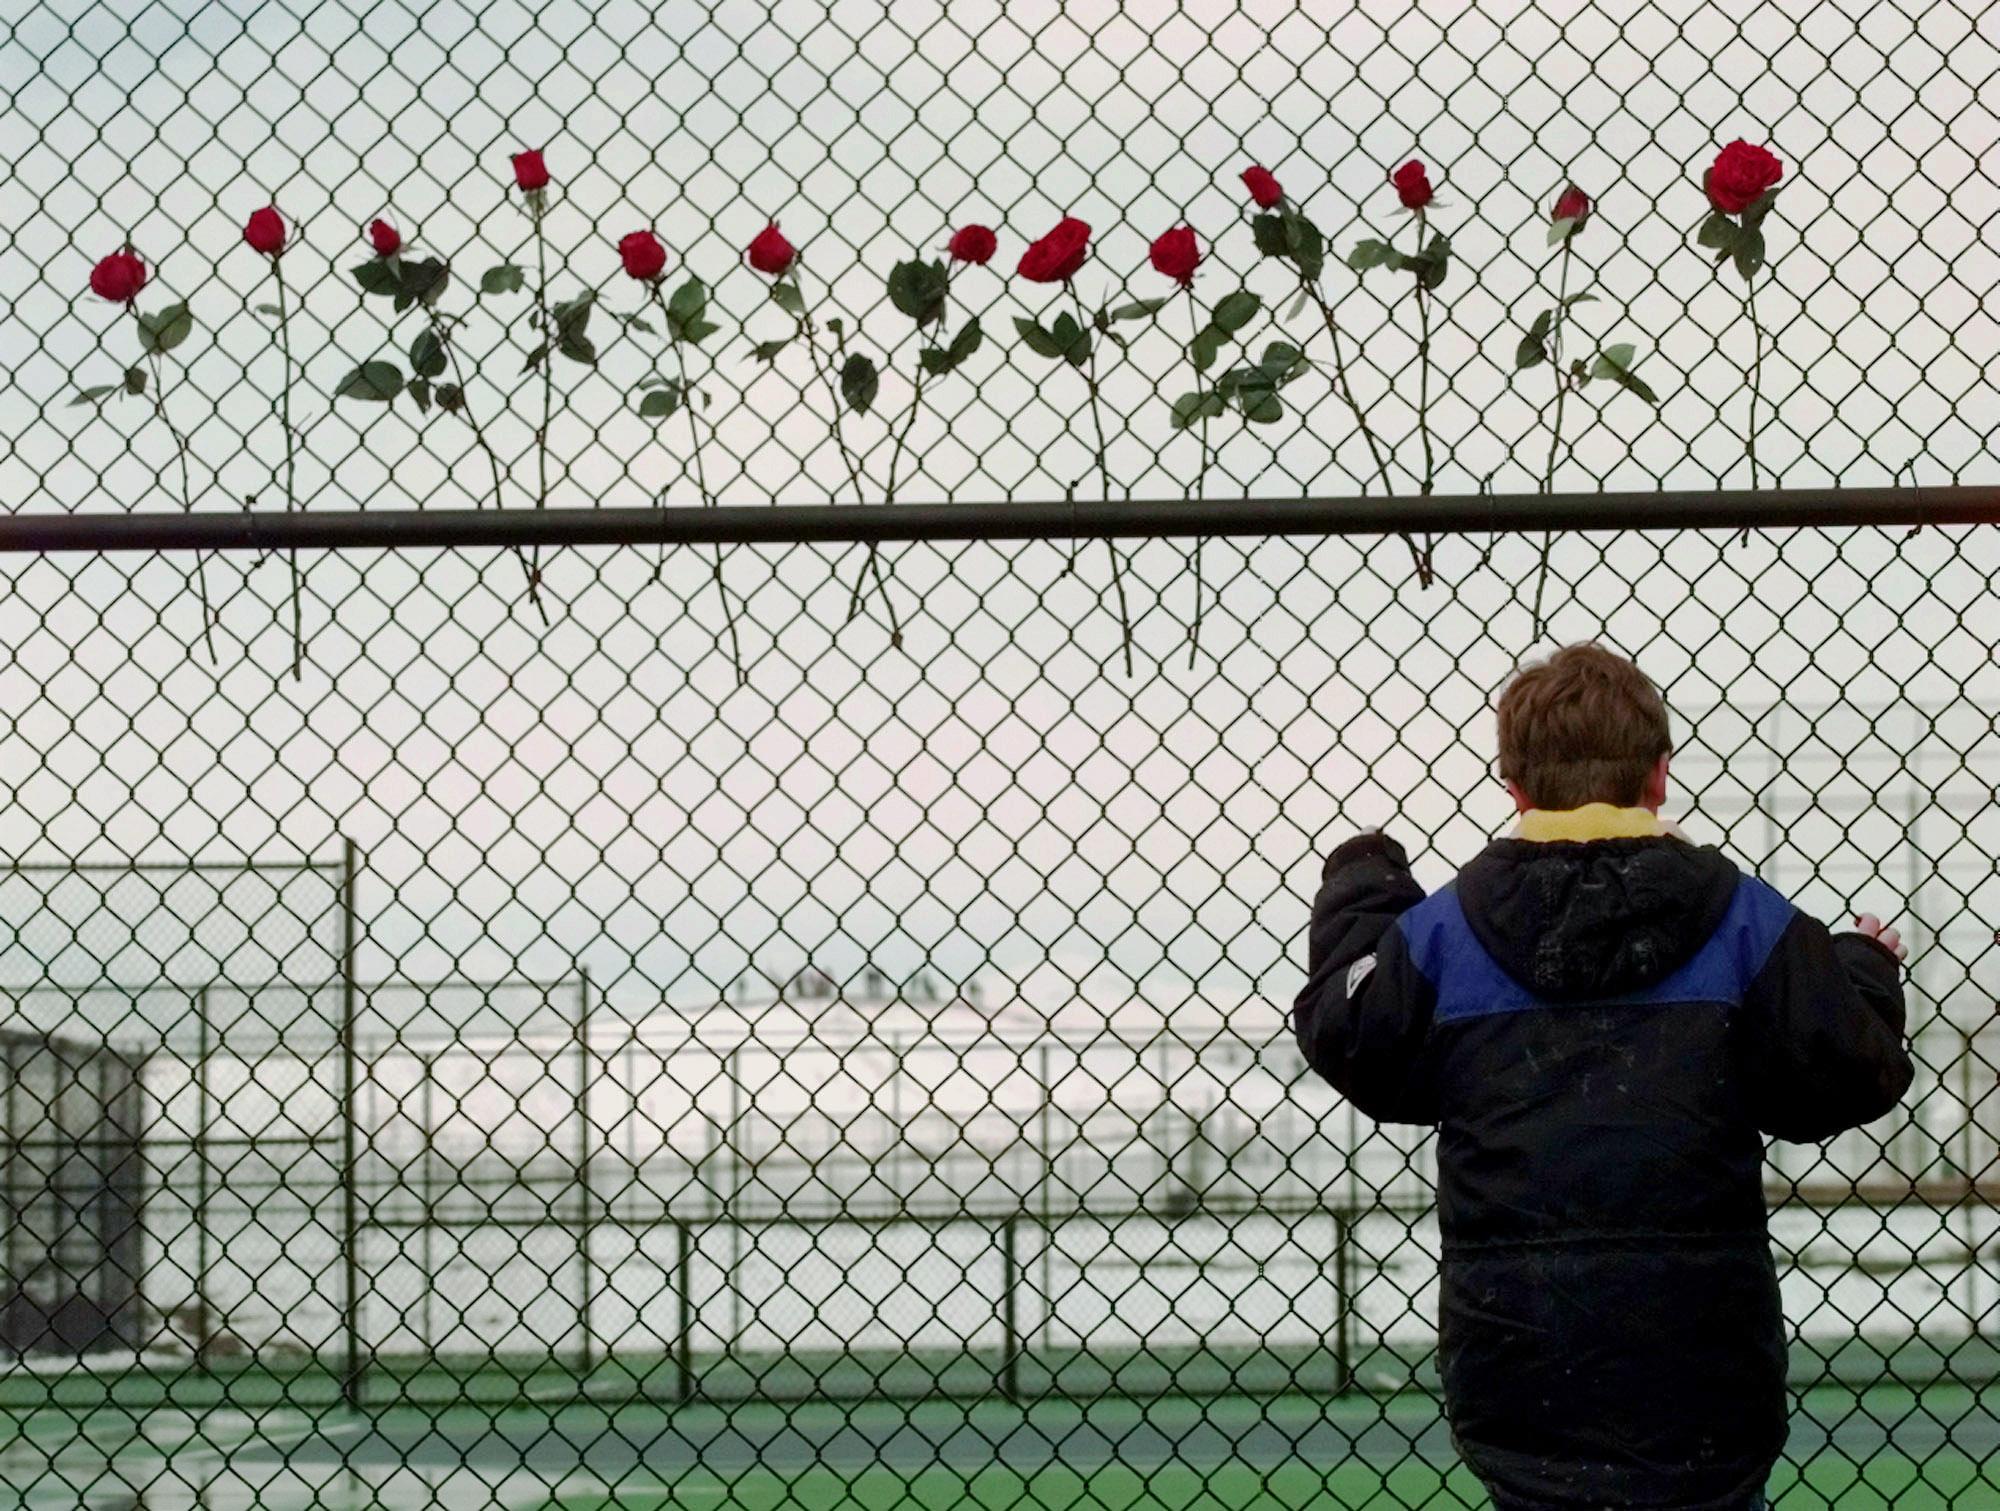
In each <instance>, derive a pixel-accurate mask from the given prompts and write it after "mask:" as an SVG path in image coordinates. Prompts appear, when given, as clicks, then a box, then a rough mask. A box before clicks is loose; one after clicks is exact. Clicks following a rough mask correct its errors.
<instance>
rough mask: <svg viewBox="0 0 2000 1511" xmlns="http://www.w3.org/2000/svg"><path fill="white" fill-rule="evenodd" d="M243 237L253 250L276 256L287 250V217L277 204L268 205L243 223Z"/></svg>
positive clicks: (267, 255)
mask: <svg viewBox="0 0 2000 1511" xmlns="http://www.w3.org/2000/svg"><path fill="white" fill-rule="evenodd" d="M243 239H244V240H245V241H247V242H248V243H249V244H250V250H251V251H253V252H262V253H263V254H264V255H265V256H266V257H276V256H277V255H278V254H279V253H280V252H282V251H284V250H285V218H284V216H282V215H280V214H279V213H278V209H277V206H275V205H266V206H264V208H263V209H261V210H259V211H257V213H256V214H254V215H252V216H251V217H250V219H249V220H247V221H245V222H244V224H243Z"/></svg>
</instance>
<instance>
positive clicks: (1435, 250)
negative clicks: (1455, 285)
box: [1405, 231, 1451, 289]
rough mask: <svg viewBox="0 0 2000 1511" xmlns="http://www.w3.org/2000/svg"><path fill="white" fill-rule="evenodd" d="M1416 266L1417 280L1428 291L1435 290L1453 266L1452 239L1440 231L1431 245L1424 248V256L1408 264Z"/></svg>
mask: <svg viewBox="0 0 2000 1511" xmlns="http://www.w3.org/2000/svg"><path fill="white" fill-rule="evenodd" d="M1405 265H1406V266H1414V267H1415V269H1416V274H1417V280H1418V282H1420V283H1422V284H1423V286H1424V287H1425V288H1427V289H1434V288H1436V287H1437V286H1438V285H1439V284H1441V283H1443V282H1444V275H1445V273H1446V271H1447V270H1448V269H1449V268H1450V266H1451V238H1450V237H1449V236H1447V235H1445V234H1444V232H1442V231H1440V232H1438V233H1437V235H1435V236H1433V237H1432V238H1431V244H1430V245H1429V246H1428V247H1426V248H1424V255H1423V256H1422V257H1421V258H1420V259H1417V260H1415V262H1414V263H1407V262H1406V264H1405Z"/></svg>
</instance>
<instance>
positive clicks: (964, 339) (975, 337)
mask: <svg viewBox="0 0 2000 1511" xmlns="http://www.w3.org/2000/svg"><path fill="white" fill-rule="evenodd" d="M985 339H986V333H985V332H984V331H982V330H981V329H980V328H979V320H978V318H977V317H976V316H975V317H974V318H973V319H971V320H968V321H966V323H965V325H964V326H963V327H962V328H961V329H960V330H959V333H958V334H957V335H956V336H954V337H953V338H952V342H951V345H950V346H949V347H948V348H946V349H944V350H942V351H941V350H939V349H938V348H937V347H931V348H930V349H929V350H927V351H925V352H924V353H923V354H922V356H921V359H920V360H921V361H922V362H923V364H924V371H925V372H927V373H930V374H932V375H933V376H935V375H936V374H939V373H948V372H950V371H951V370H952V369H953V368H955V367H957V366H958V365H959V364H960V363H962V362H964V361H965V359H966V358H968V357H970V356H971V355H972V354H973V353H974V352H976V351H978V350H979V346H980V343H981V342H982V341H984V340H985Z"/></svg>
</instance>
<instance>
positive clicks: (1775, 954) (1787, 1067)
mask: <svg viewBox="0 0 2000 1511" xmlns="http://www.w3.org/2000/svg"><path fill="white" fill-rule="evenodd" d="M1743 1011H1744V1027H1745V1033H1746V1039H1747V1044H1746V1049H1747V1055H1746V1058H1745V1060H1744V1065H1745V1067H1746V1074H1747V1076H1748V1078H1749V1080H1748V1084H1749V1090H1750V1099H1751V1108H1752V1111H1753V1113H1754V1115H1755V1117H1756V1121H1757V1127H1758V1129H1759V1130H1760V1131H1762V1132H1763V1133H1766V1134H1769V1135H1770V1136H1771V1137H1773V1138H1780V1139H1785V1140H1787V1141H1789V1142H1792V1143H1800V1144H1806V1143H1818V1142H1820V1141H1821V1140H1823V1139H1829V1138H1832V1137H1833V1136H1834V1135H1835V1134H1837V1133H1842V1132H1845V1131H1846V1130H1847V1129H1849V1128H1858V1127H1860V1126H1861V1125H1862V1124H1864V1123H1872V1122H1873V1121H1874V1120H1875V1119H1876V1118H1879V1117H1881V1116H1882V1115H1883V1114H1885V1113H1887V1112H1888V1111H1889V1110H1890V1109H1891V1108H1893V1107H1894V1106H1895V1105H1896V1103H1897V1102H1898V1101H1900V1100H1901V1099H1902V1096H1903V1093H1904V1092H1905V1091H1907V1090H1909V1088H1910V1079H1911V1076H1912V1074H1913V1071H1912V1067H1911V1064H1910V1057H1909V1055H1908V1054H1907V1053H1906V1052H1905V1050H1904V1048H1903V983H1902V963H1901V962H1900V961H1898V960H1897V959H1896V957H1895V955H1893V954H1892V953H1891V952H1890V951H1889V950H1887V949H1885V948H1884V947H1883V946H1882V945H1880V944H1877V943H1876V942H1875V941H1874V940H1873V939H1870V938H1868V937H1867V936H1866V935H1865V934H1840V935H1834V934H1830V933H1828V932H1827V930H1826V927H1825V926H1824V925H1823V924H1821V923H1820V922H1818V921H1817V920H1816V919H1812V918H1808V917H1806V916H1805V915H1804V914H1803V913H1795V914H1794V915H1793V917H1792V920H1791V922H1790V923H1788V924H1787V925H1786V926H1785V930H1784V932H1783V933H1782V934H1780V935H1779V936H1778V942H1777V944H1776V945H1775V946H1774V947H1773V948H1772V950H1771V954H1770V958H1769V959H1768V960H1766V961H1765V963H1764V967H1763V969H1762V970H1760V971H1759V972H1758V973H1757V975H1756V977H1755V978H1754V979H1753V980H1752V981H1751V983H1750V987H1749V990H1748V991H1747V992H1746V993H1745V995H1744V999H1743Z"/></svg>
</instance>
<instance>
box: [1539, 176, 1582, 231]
mask: <svg viewBox="0 0 2000 1511" xmlns="http://www.w3.org/2000/svg"><path fill="white" fill-rule="evenodd" d="M1589 214H1590V196H1589V195H1588V194H1585V193H1584V192H1583V190H1581V189H1579V188H1577V186H1576V185H1575V184H1571V185H1570V186H1569V187H1568V188H1567V189H1565V190H1563V191H1562V193H1561V194H1559V195H1557V196H1556V207H1555V209H1554V211H1553V212H1551V214H1550V216H1549V218H1550V219H1551V220H1574V221H1582V220H1584V219H1585V218H1586V217H1588V216H1589ZM1572 229H1574V227H1572Z"/></svg>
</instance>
